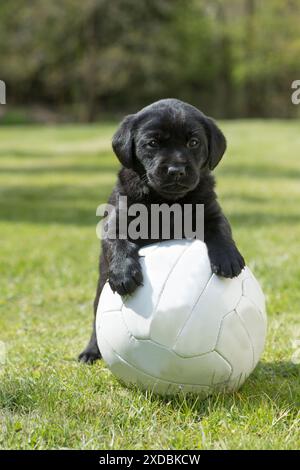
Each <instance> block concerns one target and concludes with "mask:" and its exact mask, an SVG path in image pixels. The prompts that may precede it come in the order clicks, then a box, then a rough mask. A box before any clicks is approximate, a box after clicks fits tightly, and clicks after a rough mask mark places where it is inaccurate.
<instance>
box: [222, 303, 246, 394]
mask: <svg viewBox="0 0 300 470" xmlns="http://www.w3.org/2000/svg"><path fill="white" fill-rule="evenodd" d="M215 350H216V351H217V352H218V353H219V354H220V355H221V356H222V357H223V358H224V359H226V360H227V361H228V362H229V364H230V365H231V367H232V374H231V376H230V383H231V385H232V386H233V387H234V386H236V384H239V386H240V385H242V383H243V382H244V380H245V379H246V377H247V376H248V375H249V374H250V372H251V371H252V369H253V365H254V354H253V348H252V344H251V340H250V338H249V335H248V333H247V331H246V329H245V326H244V325H243V323H242V321H241V319H240V318H239V316H238V314H237V313H236V311H235V310H233V311H232V312H230V313H229V314H227V315H226V316H225V318H224V319H223V320H222V323H221V328H220V334H219V337H218V341H217V344H216V347H215Z"/></svg>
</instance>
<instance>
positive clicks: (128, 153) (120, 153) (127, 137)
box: [112, 114, 135, 168]
mask: <svg viewBox="0 0 300 470" xmlns="http://www.w3.org/2000/svg"><path fill="white" fill-rule="evenodd" d="M134 116H135V115H134V114H129V115H128V116H126V117H125V118H124V119H123V121H122V122H121V124H120V127H119V129H118V130H117V131H116V133H115V135H114V136H113V139H112V148H113V151H114V152H115V154H116V156H117V157H118V159H119V160H120V162H121V163H122V165H123V166H125V167H126V168H131V167H132V163H133V152H134V149H133V135H132V127H133V120H134V119H133V118H134Z"/></svg>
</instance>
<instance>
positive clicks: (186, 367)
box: [97, 312, 231, 385]
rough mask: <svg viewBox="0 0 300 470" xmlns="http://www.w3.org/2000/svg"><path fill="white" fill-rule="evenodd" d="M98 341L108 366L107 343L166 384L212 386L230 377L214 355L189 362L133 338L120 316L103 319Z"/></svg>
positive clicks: (109, 314) (124, 357)
mask: <svg viewBox="0 0 300 470" xmlns="http://www.w3.org/2000/svg"><path fill="white" fill-rule="evenodd" d="M97 337H98V344H99V348H100V351H101V353H102V355H103V357H104V360H105V361H107V362H108V363H109V358H107V357H106V356H105V354H106V353H105V343H108V344H110V346H111V348H112V349H113V350H114V351H115V353H116V354H117V355H118V356H119V357H121V358H122V359H123V360H124V361H126V362H128V363H129V364H131V365H132V367H135V368H136V369H138V370H140V371H141V372H144V373H145V374H148V375H151V376H153V377H156V378H158V379H162V380H164V381H167V382H176V383H181V384H195V385H211V384H214V383H219V382H224V381H226V380H228V378H229V377H230V374H231V368H230V365H229V364H228V363H227V362H226V360H224V359H223V358H222V357H220V356H219V354H217V353H216V352H215V351H214V352H211V353H208V354H204V355H202V356H200V357H192V358H188V359H186V358H182V357H179V356H177V354H175V353H174V352H172V351H170V350H168V349H167V348H165V347H163V346H161V345H159V344H157V343H155V342H153V341H151V340H139V339H136V338H134V337H133V336H131V335H130V333H129V332H128V330H127V328H126V326H125V324H124V322H123V321H122V318H121V314H120V312H109V313H107V314H103V315H102V321H99V322H98V323H97ZM103 344H104V346H103ZM197 380H199V382H198V383H197Z"/></svg>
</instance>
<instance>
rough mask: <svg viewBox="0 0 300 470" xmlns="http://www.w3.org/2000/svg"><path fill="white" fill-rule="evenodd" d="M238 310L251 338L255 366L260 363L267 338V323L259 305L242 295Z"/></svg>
mask: <svg viewBox="0 0 300 470" xmlns="http://www.w3.org/2000/svg"><path fill="white" fill-rule="evenodd" d="M236 312H237V314H238V315H239V317H240V318H241V320H242V322H243V324H244V326H245V328H246V330H247V332H248V334H249V337H250V339H251V344H252V347H253V354H254V364H253V365H254V366H255V365H256V364H257V363H258V361H259V358H260V355H261V353H262V351H263V348H264V344H265V338H266V324H265V322H264V321H263V319H262V316H261V313H260V311H259V310H258V308H257V306H256V305H254V303H253V302H252V301H251V300H250V299H248V298H247V297H244V296H242V298H241V300H240V301H239V303H238V305H237V307H236Z"/></svg>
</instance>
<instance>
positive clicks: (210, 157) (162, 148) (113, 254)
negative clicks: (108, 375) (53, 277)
mask: <svg viewBox="0 0 300 470" xmlns="http://www.w3.org/2000/svg"><path fill="white" fill-rule="evenodd" d="M112 146H113V150H114V152H115V154H116V156H117V157H118V159H119V160H120V162H121V164H122V168H121V170H120V172H119V175H118V181H117V184H116V186H115V188H114V190H113V192H112V194H111V197H110V199H109V203H110V204H112V205H114V206H116V207H117V204H118V198H119V196H120V195H122V196H127V200H128V207H129V206H130V204H133V203H142V204H145V205H146V206H147V207H150V206H151V204H153V203H156V204H157V203H166V204H169V205H172V204H174V202H176V203H179V204H180V205H183V204H191V205H192V206H194V205H196V204H204V241H205V243H206V245H207V248H208V254H209V258H210V262H211V268H212V271H213V272H214V273H215V274H217V275H220V276H224V277H229V278H232V277H235V276H237V275H238V274H239V273H240V272H241V270H242V269H243V267H244V266H245V262H244V259H243V257H242V256H241V254H240V253H239V251H238V249H237V247H236V245H235V243H234V240H233V239H232V235H231V229H230V225H229V223H228V221H227V219H226V218H225V216H224V215H223V213H222V210H221V208H220V206H219V204H218V202H217V197H216V194H215V191H214V178H213V176H212V174H211V171H212V170H213V169H214V168H215V167H216V166H217V164H218V163H219V161H220V160H221V158H222V156H223V154H224V152H225V150H226V140H225V137H224V135H223V134H222V132H221V131H220V129H219V128H218V127H217V126H216V124H215V123H214V121H213V120H212V119H210V118H209V117H207V116H205V115H204V114H203V113H202V112H200V111H199V110H198V109H197V108H195V107H194V106H191V105H189V104H187V103H183V102H182V101H179V100H177V99H164V100H161V101H157V102H155V103H153V104H151V105H149V106H147V107H146V108H144V109H142V110H141V111H139V112H138V113H136V114H132V115H129V116H127V117H126V118H125V119H124V120H123V121H122V123H121V125H120V127H119V129H118V130H117V132H116V133H115V135H114V137H113V142H112ZM118 216H119V214H118V210H116V214H115V218H118ZM114 222H115V220H114ZM108 223H109V221H108ZM153 241H155V240H152V239H151V238H149V239H146V240H145V239H140V240H139V239H137V240H132V239H130V238H127V239H120V238H118V237H116V238H115V239H113V238H109V237H106V238H105V239H103V240H102V252H101V256H100V263H99V265H100V266H99V268H100V276H99V281H98V287H97V292H96V297H95V302H94V313H96V310H97V306H98V301H99V296H100V294H101V291H102V288H103V286H104V284H105V282H106V281H107V280H108V281H109V283H110V286H111V288H112V289H113V291H115V292H118V293H119V294H120V295H125V294H131V293H133V292H134V290H135V289H136V288H137V286H139V285H141V284H142V282H143V278H142V272H141V267H140V263H139V248H140V247H141V246H143V245H145V244H149V243H151V242H153ZM156 241H157V240H156ZM195 262H196V260H195ZM99 358H101V354H100V351H99V349H98V346H97V342H96V334H95V328H93V333H92V336H91V339H90V342H89V344H88V346H87V347H86V349H85V350H84V351H83V352H82V353H81V354H80V356H79V360H80V361H82V362H85V363H93V362H94V361H95V360H96V359H99Z"/></svg>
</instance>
